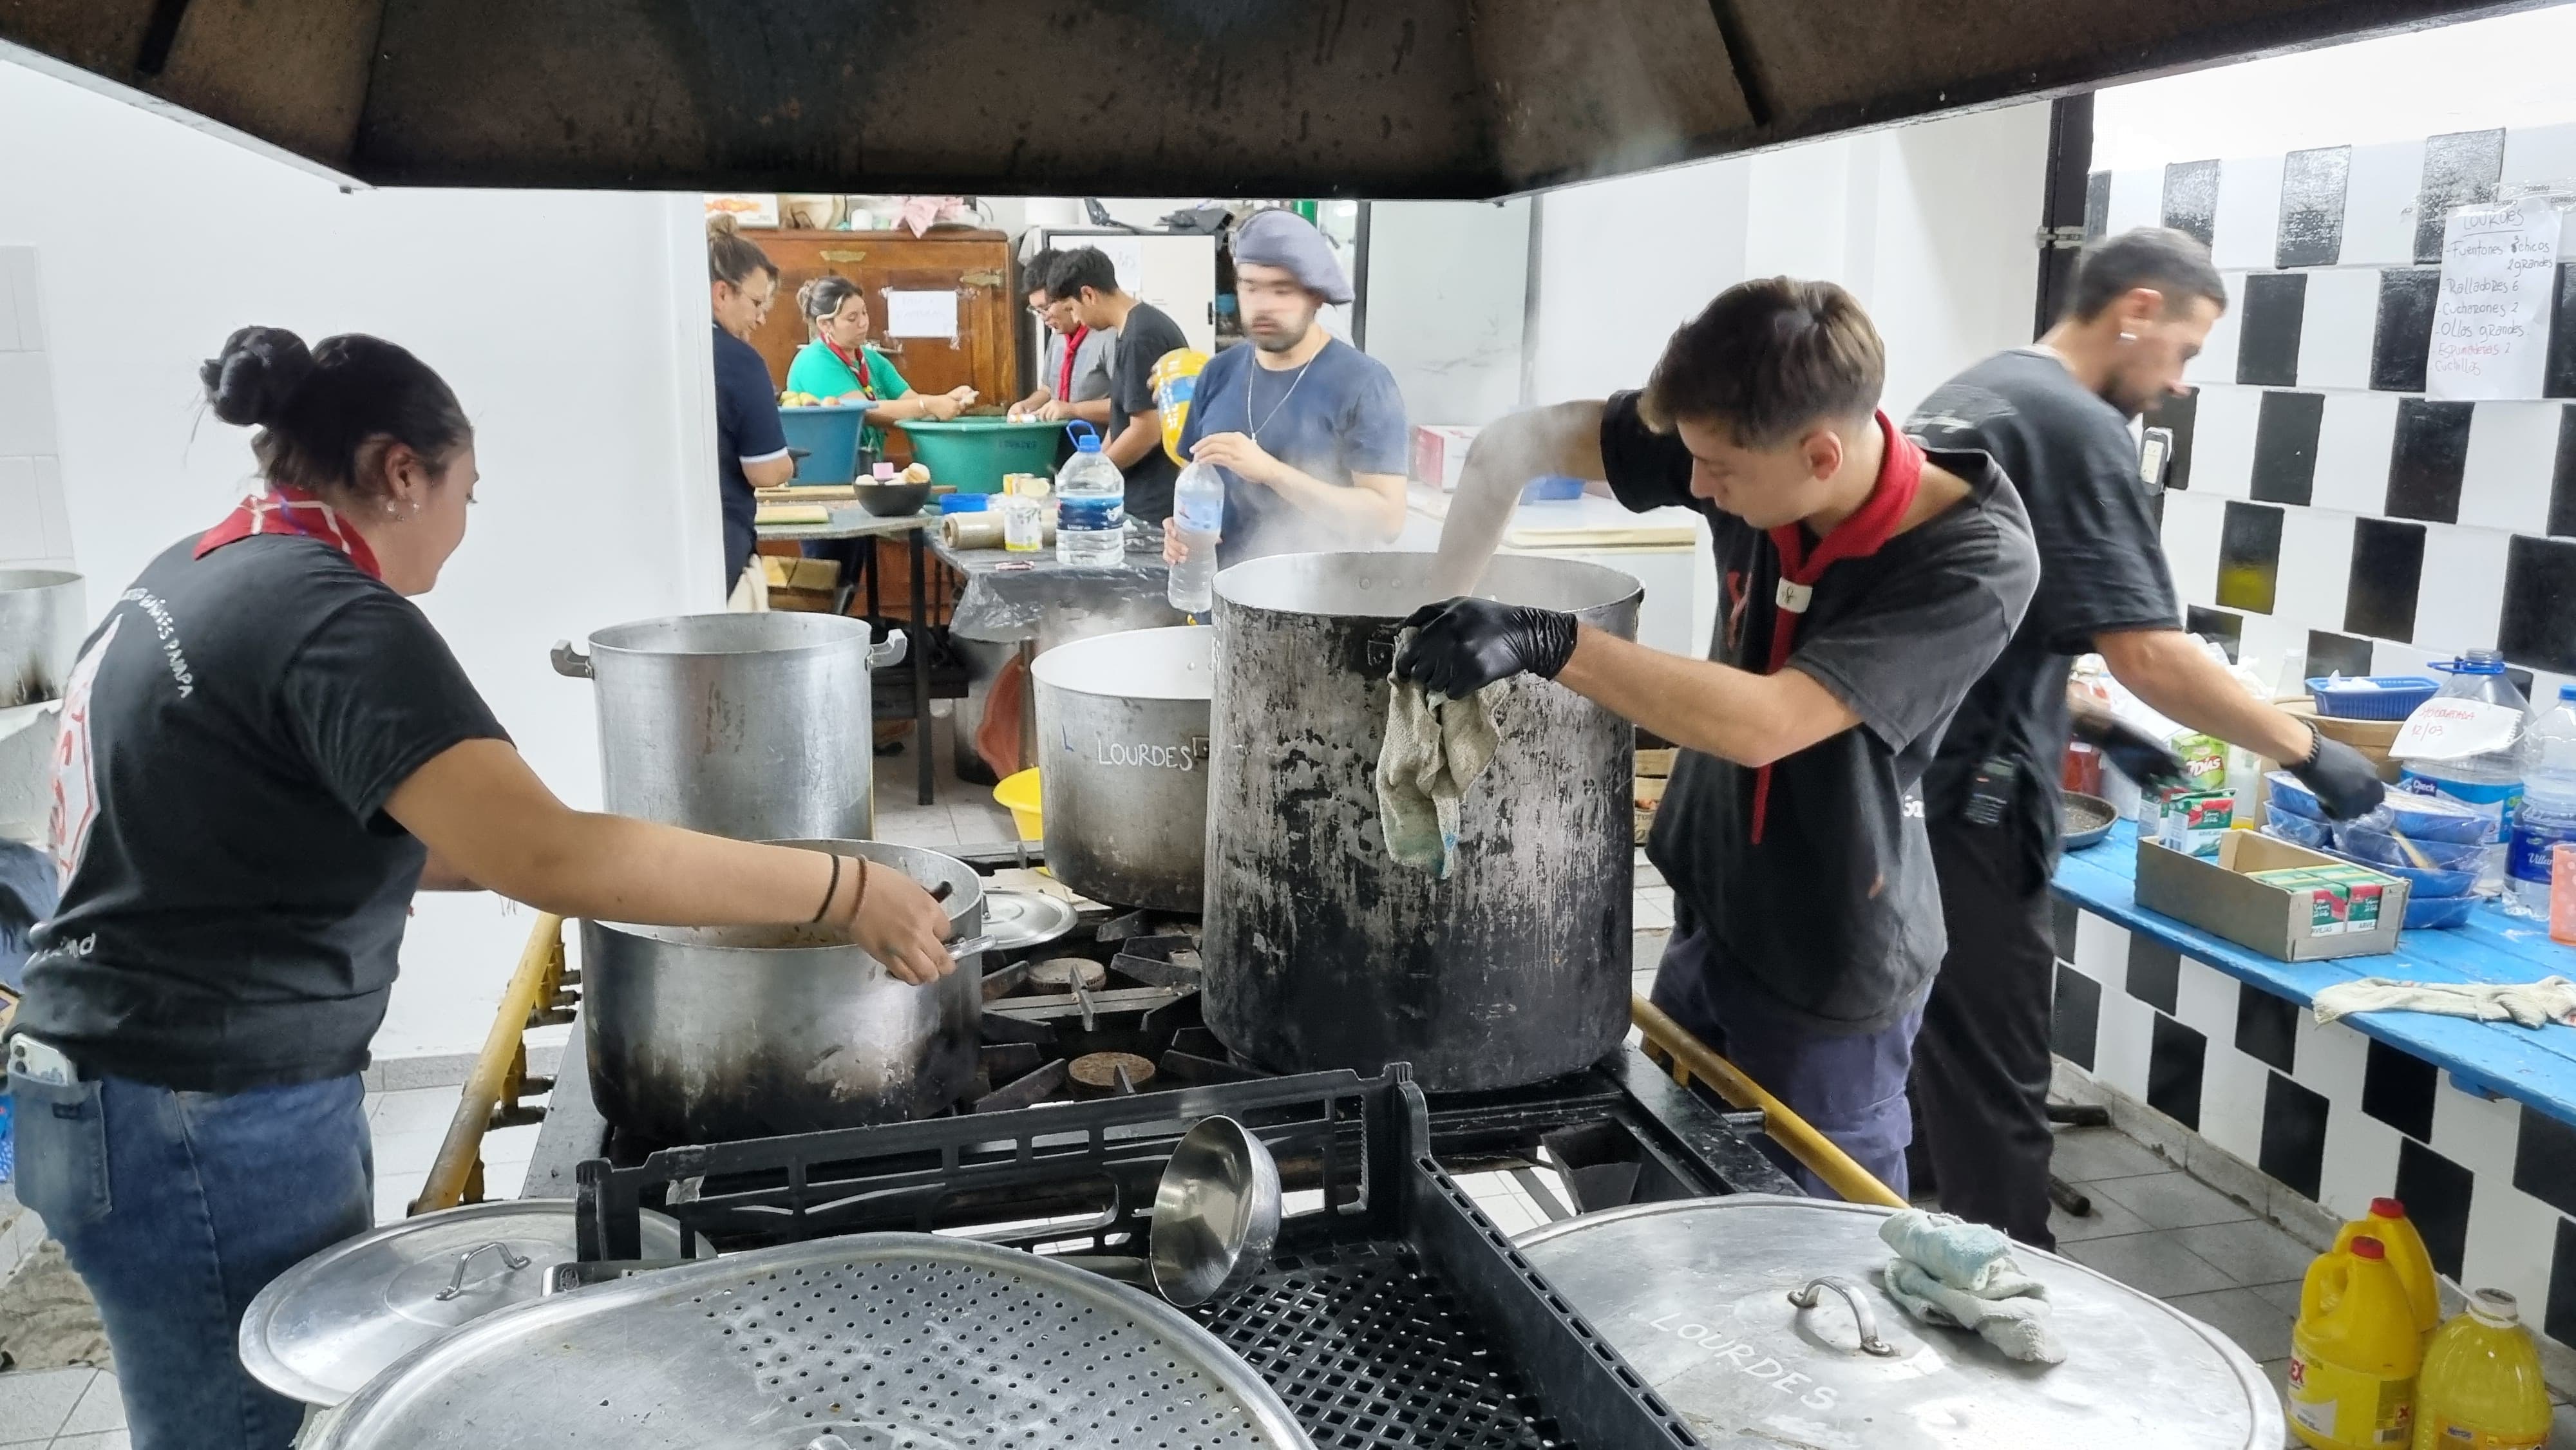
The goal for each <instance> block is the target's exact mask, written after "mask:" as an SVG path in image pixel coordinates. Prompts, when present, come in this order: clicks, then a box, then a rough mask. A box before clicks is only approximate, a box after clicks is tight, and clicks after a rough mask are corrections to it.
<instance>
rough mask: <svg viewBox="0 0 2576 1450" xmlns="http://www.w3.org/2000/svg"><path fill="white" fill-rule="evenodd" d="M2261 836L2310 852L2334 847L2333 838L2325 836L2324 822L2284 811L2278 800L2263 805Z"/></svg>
mask: <svg viewBox="0 0 2576 1450" xmlns="http://www.w3.org/2000/svg"><path fill="white" fill-rule="evenodd" d="M2263 834H2264V835H2267V836H2276V837H2278V838H2280V839H2281V840H2284V841H2288V842H2290V843H2291V844H2292V845H2297V846H2305V847H2307V848H2308V849H2309V850H2312V851H2324V850H2328V849H2330V848H2332V846H2333V845H2334V841H2333V838H2332V837H2330V836H2328V835H2327V834H2326V823H2325V822H2323V821H2319V820H2311V819H2310V818H2308V817H2306V816H2303V815H2299V814H2297V813H2296V812H2293V811H2285V810H2283V809H2281V802H2280V801H2279V800H2278V799H2274V800H2269V801H2265V802H2264V803H2263Z"/></svg>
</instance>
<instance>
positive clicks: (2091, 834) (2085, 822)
mask: <svg viewBox="0 0 2576 1450" xmlns="http://www.w3.org/2000/svg"><path fill="white" fill-rule="evenodd" d="M2058 819H2059V821H2060V825H2059V831H2060V832H2061V834H2063V835H2064V836H2065V838H2066V849H2067V850H2069V851H2081V850H2083V849H2084V848H2085V847H2087V846H2098V845H2100V844H2101V843H2102V838H2103V837H2105V836H2108V835H2109V834H2111V827H2112V826H2113V825H2114V824H2115V823H2117V822H2118V821H2119V819H2120V813H2119V812H2118V811H2116V810H2114V809H2112V807H2111V803H2110V802H2109V801H2106V800H2104V799H2102V798H2101V797H2100V796H2098V795H2086V794H2085V793H2084V792H2082V791H2080V790H2070V791H2068V792H2067V793H2066V802H2065V804H2064V805H2062V806H2060V807H2059V808H2058Z"/></svg>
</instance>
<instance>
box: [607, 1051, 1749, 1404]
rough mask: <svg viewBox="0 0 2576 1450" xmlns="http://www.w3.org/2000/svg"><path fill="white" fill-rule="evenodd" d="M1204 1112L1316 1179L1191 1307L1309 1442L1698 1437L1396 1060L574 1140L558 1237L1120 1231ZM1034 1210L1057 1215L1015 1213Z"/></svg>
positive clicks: (1064, 1236) (1126, 1237) (1075, 1246)
mask: <svg viewBox="0 0 2576 1450" xmlns="http://www.w3.org/2000/svg"><path fill="white" fill-rule="evenodd" d="M1216 1113H1223V1114H1225V1115H1227V1116H1229V1117H1232V1118H1234V1119H1236V1120H1237V1121H1238V1122H1241V1123H1242V1124H1243V1125H1244V1126H1245V1127H1246V1128H1248V1129H1250V1130H1252V1131H1253V1132H1255V1133H1256V1134H1258V1135H1259V1136H1260V1137H1261V1139H1262V1141H1263V1142H1264V1143H1265V1144H1267V1145H1268V1146H1269V1147H1270V1149H1271V1152H1272V1154H1273V1155H1274V1156H1276V1157H1277V1158H1279V1159H1280V1161H1281V1167H1282V1176H1283V1177H1284V1178H1287V1179H1289V1180H1291V1181H1295V1182H1308V1183H1316V1184H1319V1185H1320V1187H1321V1199H1322V1204H1321V1206H1319V1207H1316V1208H1314V1209H1312V1210H1311V1211H1307V1212H1300V1213H1294V1214H1291V1215H1290V1216H1289V1217H1288V1218H1287V1219H1286V1220H1285V1222H1284V1223H1283V1225H1282V1228H1281V1233H1280V1241H1279V1246H1278V1250H1277V1253H1276V1254H1275V1256H1274V1259H1273V1262H1272V1264H1271V1266H1270V1268H1269V1269H1268V1270H1267V1271H1266V1272H1265V1273H1263V1274H1262V1276H1261V1277H1260V1278H1258V1279H1256V1280H1255V1281H1254V1282H1253V1283H1252V1284H1251V1285H1250V1286H1249V1287H1248V1288H1246V1289H1244V1290H1243V1291H1241V1292H1240V1293H1238V1294H1235V1295H1233V1296H1231V1297H1229V1298H1227V1299H1224V1300H1222V1301H1219V1302H1217V1303H1214V1304H1211V1305H1207V1306H1204V1307H1203V1308H1202V1309H1200V1310H1198V1311H1195V1312H1196V1314H1197V1317H1198V1318H1199V1319H1200V1320H1201V1322H1203V1323H1205V1324H1206V1325H1207V1326H1208V1327H1209V1329H1210V1330H1211V1331H1213V1332H1214V1333H1215V1334H1216V1335H1217V1336H1218V1338H1220V1339H1222V1340H1224V1341H1225V1342H1226V1343H1227V1344H1228V1345H1230V1346H1232V1347H1233V1348H1234V1350H1235V1351H1236V1352H1237V1353H1238V1354H1241V1355H1242V1356H1243V1357H1244V1359H1245V1361H1246V1362H1247V1363H1249V1364H1251V1365H1252V1367H1253V1368H1254V1370H1255V1371H1256V1372H1258V1373H1259V1374H1260V1375H1261V1376H1262V1377H1263V1378H1264V1379H1265V1380H1267V1381H1268V1382H1269V1383H1270V1384H1271V1386H1272V1387H1273V1388H1275V1389H1276V1390H1278V1392H1279V1394H1280V1397H1281V1398H1282V1399H1283V1400H1285V1401H1286V1402H1287V1403H1288V1405H1289V1407H1290V1409H1291V1410H1292V1411H1294V1412H1295V1414H1296V1416H1297V1418H1298V1421H1299V1423H1300V1424H1302V1425H1303V1426H1304V1427H1305V1428H1306V1432H1307V1434H1308V1435H1309V1436H1310V1437H1312V1438H1313V1440H1314V1442H1315V1444H1316V1445H1317V1446H1318V1447H1319V1450H1378V1447H1394V1446H1409V1447H1428V1450H1449V1447H1456V1450H1466V1447H1477V1450H1487V1447H1492V1450H1520V1447H1531V1450H1537V1447H1565V1450H1629V1447H1675V1450H1679V1447H1690V1446H1695V1445H1697V1444H1698V1442H1697V1441H1696V1440H1694V1439H1692V1438H1691V1436H1690V1434H1689V1432H1688V1431H1687V1430H1686V1429H1685V1428H1684V1427H1683V1425H1682V1422H1681V1421H1680V1419H1679V1418H1678V1417H1677V1416H1675V1415H1674V1414H1673V1413H1672V1412H1671V1411H1670V1410H1669V1409H1667V1408H1666V1407H1665V1406H1664V1405H1663V1403H1662V1402H1661V1401H1660V1400H1659V1399H1658V1398H1657V1397H1656V1396H1655V1395H1654V1394H1653V1392H1652V1391H1651V1390H1649V1389H1648V1388H1647V1387H1646V1385H1645V1383H1644V1381H1643V1380H1641V1379H1640V1378H1639V1377H1638V1375H1637V1373H1636V1372H1635V1371H1634V1370H1633V1369H1631V1368H1630V1367H1629V1366H1628V1364H1627V1362H1626V1361H1625V1360H1623V1359H1621V1358H1620V1357H1619V1354H1618V1352H1617V1351H1615V1350H1613V1349H1612V1348H1611V1347H1610V1345H1609V1343H1608V1342H1607V1341H1606V1340H1604V1339H1602V1338H1601V1337H1600V1336H1599V1335H1598V1334H1596V1333H1595V1332H1594V1331H1593V1329H1592V1327H1591V1326H1590V1325H1589V1324H1587V1323H1585V1322H1584V1321H1583V1319H1582V1317H1581V1316H1580V1315H1578V1314H1576V1313H1575V1312H1574V1310H1573V1308H1572V1307H1571V1306H1570V1305H1568V1304H1567V1303H1566V1302H1565V1301H1564V1299H1563V1298H1562V1297H1561V1296H1559V1295H1558V1294H1557V1293H1556V1291H1555V1290H1554V1289H1553V1288H1552V1287H1551V1286H1549V1285H1548V1283H1547V1282H1546V1281H1545V1280H1544V1279H1543V1278H1541V1277H1540V1276H1539V1274H1538V1271H1537V1270H1536V1269H1534V1268H1532V1267H1531V1266H1530V1264H1529V1263H1528V1261H1527V1260H1525V1259H1523V1258H1522V1257H1521V1255H1520V1253H1519V1251H1518V1250H1516V1249H1514V1248H1513V1247H1512V1245H1511V1241H1510V1240H1509V1239H1508V1238H1506V1237H1505V1236H1504V1234H1503V1233H1502V1231H1501V1230H1500V1229H1498V1228H1496V1227H1495V1226H1494V1225H1493V1224H1492V1223H1491V1222H1490V1221H1488V1220H1487V1219H1486V1218H1485V1216H1484V1215H1483V1214H1482V1213H1480V1212H1478V1211H1477V1209H1476V1206H1475V1204H1474V1203H1473V1202H1472V1201H1471V1200H1470V1199H1469V1198H1468V1196H1467V1194H1466V1192H1465V1191H1464V1190H1463V1189H1461V1188H1460V1187H1459V1186H1458V1184H1457V1183H1456V1181H1455V1180H1453V1179H1451V1178H1450V1177H1449V1175H1448V1174H1447V1173H1446V1172H1444V1171H1442V1169H1441V1168H1440V1165H1439V1164H1438V1163H1437V1162H1435V1161H1434V1160H1433V1159H1432V1157H1431V1150H1430V1145H1431V1130H1430V1120H1429V1117H1428V1114H1427V1111H1426V1105H1425V1102H1424V1099H1423V1095H1422V1092H1421V1089H1420V1088H1419V1087H1417V1086H1416V1085H1415V1084H1414V1083H1413V1081H1412V1073H1411V1071H1410V1069H1408V1068H1406V1067H1404V1066H1402V1065H1400V1064H1399V1065H1394V1066H1390V1067H1389V1068H1387V1069H1386V1071H1385V1072H1384V1073H1383V1074H1381V1075H1380V1076H1378V1077H1376V1078H1369V1079H1363V1078H1361V1077H1359V1076H1358V1075H1357V1074H1355V1073H1351V1072H1330V1073H1314V1074H1308V1075H1305V1076H1300V1077H1283V1078H1270V1079H1264V1080H1260V1081H1254V1082H1242V1083H1227V1084H1221V1085H1213V1086H1207V1087H1198V1088H1190V1089H1186V1090H1182V1091H1177V1092H1169V1093H1157V1094H1147V1095H1140V1096H1134V1097H1120V1098H1106V1099H1101V1100H1098V1101H1092V1102H1074V1103H1049V1104H1041V1105H1039V1106H1036V1107H1031V1108H1023V1109H1020V1110H1017V1111H1014V1112H1007V1113H987V1114H977V1115H973V1116H969V1117H956V1118H936V1119H929V1120H926V1121H922V1122H915V1123H898V1124H890V1125H887V1126H885V1127H879V1128H857V1129H848V1130H844V1131H840V1132H833V1133H810V1134H801V1135H797V1136H794V1137H784V1138H768V1139H756V1140H752V1141H748V1142H739V1143H723V1144H711V1145H706V1146H701V1147H688V1148H673V1149H666V1150H664V1151H662V1152H659V1153H655V1154H653V1155H651V1156H650V1157H648V1158H646V1159H645V1160H644V1162H642V1163H641V1164H639V1165H637V1166H635V1167H632V1168H615V1167H612V1166H611V1165H610V1164H609V1163H608V1162H607V1161H606V1160H604V1159H602V1160H595V1161H593V1162H589V1163H585V1164H583V1165H582V1166H581V1169H580V1171H579V1174H578V1180H579V1209H580V1213H579V1220H578V1221H579V1228H580V1239H581V1242H580V1255H581V1258H582V1259H583V1260H584V1261H586V1262H592V1263H597V1262H602V1261H615V1260H624V1259H631V1258H632V1257H633V1256H634V1255H635V1253H636V1252H637V1249H638V1245H639V1242H640V1239H639V1237H638V1216H637V1215H638V1210H640V1209H642V1208H646V1207H651V1208H654V1209H657V1210H659V1211H661V1212H664V1213H668V1214H670V1215H672V1216H673V1217H675V1218H677V1219H678V1220H679V1221H680V1223H681V1224H682V1226H683V1229H684V1231H685V1235H686V1236H694V1235H701V1234H702V1235H705V1236H707V1237H708V1238H710V1239H711V1240H713V1241H714V1242H716V1243H717V1244H719V1245H720V1246H725V1247H754V1246H761V1245H767V1244H773V1243H787V1242H794V1241H799V1240H803V1239H810V1238H817V1237H822V1236H826V1235H831V1234H843V1233H864V1232H878V1231H886V1230H909V1231H915V1232H920V1231H928V1230H932V1229H946V1230H964V1231H968V1232H972V1233H974V1236H975V1237H977V1238H981V1239H984V1240H985V1241H987V1242H994V1243H1003V1244H1008V1245H1011V1246H1014V1247H1019V1248H1024V1249H1029V1250H1032V1251H1037V1250H1042V1249H1043V1250H1052V1251H1057V1252H1067V1251H1078V1252H1121V1251H1124V1252H1131V1253H1132V1252H1141V1249H1142V1245H1143V1242H1144V1236H1145V1233H1146V1229H1147V1223H1148V1216H1149V1214H1150V1212H1151V1208H1152V1203H1153V1196H1154V1186H1155V1183H1156V1182H1157V1180H1158V1179H1159V1178H1160V1176H1161V1173H1162V1168H1163V1164H1164V1163H1165V1161H1167V1160H1168V1159H1169V1157H1170V1156H1171V1152H1172V1148H1173V1146H1174V1145H1175V1144H1176V1143H1177V1142H1178V1141H1179V1139H1180V1136H1181V1134H1182V1133H1183V1132H1185V1131H1187V1130H1188V1128H1189V1127H1190V1126H1191V1125H1192V1124H1194V1123H1196V1122H1197V1121H1198V1120H1199V1119H1201V1118H1203V1117H1206V1116H1209V1115H1211V1114H1216ZM1292 1165H1293V1166H1292ZM1068 1211H1070V1214H1071V1215H1075V1216H1078V1217H1076V1219H1075V1221H1073V1222H1069V1223H1068V1222H1064V1221H1061V1219H1062V1217H1064V1216H1067V1215H1068ZM1041 1213H1043V1214H1049V1215H1054V1216H1057V1219H1058V1221H1052V1222H1048V1223H1044V1224H1032V1223H1029V1222H1027V1220H1029V1219H1030V1218H1031V1217H1032V1215H1034V1214H1041Z"/></svg>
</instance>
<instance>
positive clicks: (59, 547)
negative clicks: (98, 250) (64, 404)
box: [0, 247, 72, 569]
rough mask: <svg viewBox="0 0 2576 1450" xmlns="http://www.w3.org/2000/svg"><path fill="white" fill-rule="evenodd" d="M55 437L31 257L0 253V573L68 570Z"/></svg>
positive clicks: (15, 251) (11, 250)
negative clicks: (12, 570) (1, 570)
mask: <svg viewBox="0 0 2576 1450" xmlns="http://www.w3.org/2000/svg"><path fill="white" fill-rule="evenodd" d="M59 433H60V430H59V429H57V428H56V427H55V425H54V366H53V357H52V355H51V353H50V351H49V350H48V349H47V348H46V346H45V317H44V308H43V307H42V306H41V305H39V302H38V294H37V283H36V249H35V248H33V247H0V568H8V569H68V568H70V567H71V560H72V526H71V519H70V517H69V516H68V515H67V514H66V513H65V512H64V510H63V481H62V460H61V457H60V456H59V455H60V453H61V447H60V445H59V443H58V442H57V441H56V440H57V438H58V436H59Z"/></svg>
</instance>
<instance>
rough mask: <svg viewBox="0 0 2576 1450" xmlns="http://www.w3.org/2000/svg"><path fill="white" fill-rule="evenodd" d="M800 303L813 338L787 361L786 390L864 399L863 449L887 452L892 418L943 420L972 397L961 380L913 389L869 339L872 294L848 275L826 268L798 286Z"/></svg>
mask: <svg viewBox="0 0 2576 1450" xmlns="http://www.w3.org/2000/svg"><path fill="white" fill-rule="evenodd" d="M796 308H797V310H798V311H800V312H802V313H804V314H805V328H806V331H808V332H810V333H812V334H813V341H811V342H808V343H806V344H805V345H804V346H803V347H801V348H798V349H797V350H796V356H795V358H794V360H792V361H790V362H789V363H788V364H787V391H789V392H791V393H811V394H813V395H814V396H815V397H818V398H821V399H822V400H823V401H824V402H827V403H849V404H865V405H866V407H867V410H868V416H867V431H866V432H864V433H861V434H860V435H859V447H860V448H861V449H863V450H868V451H873V452H876V453H879V454H882V453H884V452H885V429H886V425H887V424H888V423H901V422H905V421H908V420H910V419H914V418H929V419H932V420H934V421H937V422H941V423H945V422H947V421H948V420H949V419H951V418H954V417H956V416H957V414H958V411H959V410H960V409H963V408H966V407H968V406H970V405H972V404H973V403H974V401H975V390H974V389H973V388H970V387H966V386H964V385H962V384H961V385H959V386H957V387H954V388H950V389H949V390H948V391H947V392H944V393H916V392H914V391H913V390H912V384H910V383H908V382H905V381H904V380H903V374H901V373H899V372H896V371H895V367H894V364H893V363H892V362H891V361H889V360H888V359H887V358H886V355H885V354H884V353H881V352H879V351H877V350H876V349H875V348H873V347H870V346H869V345H868V299H867V296H866V294H865V293H862V292H861V291H859V284H857V283H856V282H853V281H851V280H850V279H849V278H847V277H842V276H836V275H834V274H832V273H829V272H826V273H824V274H823V275H822V276H820V277H817V278H815V279H814V280H813V281H811V282H808V283H806V284H805V285H804V286H802V287H799V288H797V289H796Z"/></svg>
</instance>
